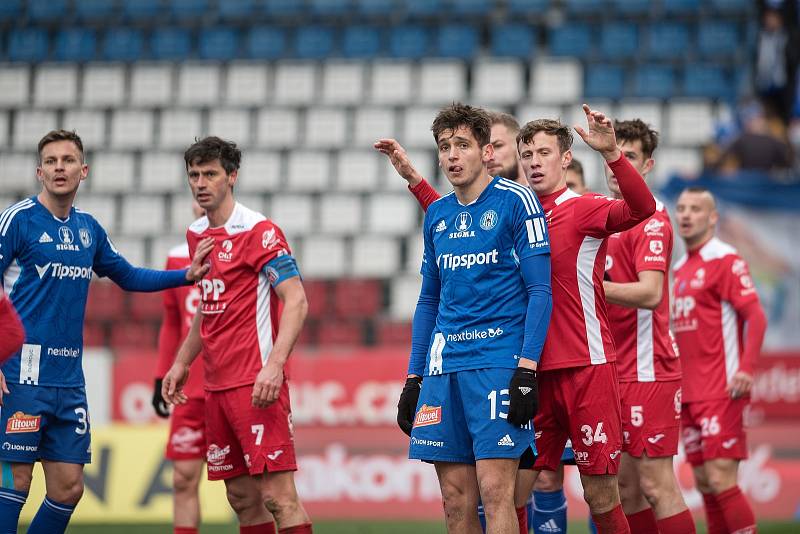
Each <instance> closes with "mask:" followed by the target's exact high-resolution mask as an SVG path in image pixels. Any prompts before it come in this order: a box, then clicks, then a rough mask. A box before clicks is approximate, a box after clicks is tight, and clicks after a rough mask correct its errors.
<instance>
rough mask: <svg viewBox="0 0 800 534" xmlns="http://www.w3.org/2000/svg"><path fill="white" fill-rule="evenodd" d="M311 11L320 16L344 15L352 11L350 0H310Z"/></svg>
mask: <svg viewBox="0 0 800 534" xmlns="http://www.w3.org/2000/svg"><path fill="white" fill-rule="evenodd" d="M310 2H311V13H312V14H313V15H316V16H318V17H342V16H345V15H348V14H349V13H350V12H351V9H352V6H351V3H352V2H351V1H350V0H310Z"/></svg>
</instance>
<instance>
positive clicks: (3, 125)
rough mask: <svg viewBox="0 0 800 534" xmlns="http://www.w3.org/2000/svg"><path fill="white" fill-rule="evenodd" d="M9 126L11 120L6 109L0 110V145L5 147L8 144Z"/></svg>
mask: <svg viewBox="0 0 800 534" xmlns="http://www.w3.org/2000/svg"><path fill="white" fill-rule="evenodd" d="M10 127H11V120H10V118H9V115H8V112H7V111H2V110H0V147H6V146H8V145H9V141H11V139H9V136H8V132H9V129H10Z"/></svg>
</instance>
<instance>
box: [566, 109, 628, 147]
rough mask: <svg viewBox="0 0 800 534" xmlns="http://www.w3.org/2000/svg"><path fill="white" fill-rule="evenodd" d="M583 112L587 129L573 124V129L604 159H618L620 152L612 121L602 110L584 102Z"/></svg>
mask: <svg viewBox="0 0 800 534" xmlns="http://www.w3.org/2000/svg"><path fill="white" fill-rule="evenodd" d="M583 112H584V113H585V114H586V122H587V124H588V128H589V130H588V131H587V130H584V129H583V128H581V127H580V126H575V131H576V132H577V133H578V135H580V136H581V139H583V142H584V143H586V144H587V145H589V146H590V147H591V148H593V149H594V150H596V151H598V152H600V153H601V154H602V155H603V157H604V158H605V159H606V161H616V160H618V159H619V157H620V154H621V153H620V151H619V147H617V136H616V135H615V134H614V123H613V122H612V121H611V119H610V118H608V117H606V116H605V115H604V114H603V113H602V112H600V111H594V110H592V109H591V108H590V107H589V106H587V105H586V104H584V105H583Z"/></svg>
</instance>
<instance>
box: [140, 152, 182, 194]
mask: <svg viewBox="0 0 800 534" xmlns="http://www.w3.org/2000/svg"><path fill="white" fill-rule="evenodd" d="M139 186H140V189H141V190H142V191H144V192H147V193H151V192H152V193H169V192H177V193H185V194H188V193H189V184H188V182H187V181H186V167H185V166H184V163H183V154H182V153H180V152H143V153H142V156H141V168H140V172H139Z"/></svg>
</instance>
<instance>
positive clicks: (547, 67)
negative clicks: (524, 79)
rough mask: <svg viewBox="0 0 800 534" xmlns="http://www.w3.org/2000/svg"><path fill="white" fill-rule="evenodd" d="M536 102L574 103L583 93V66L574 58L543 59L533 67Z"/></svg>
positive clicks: (532, 75)
mask: <svg viewBox="0 0 800 534" xmlns="http://www.w3.org/2000/svg"><path fill="white" fill-rule="evenodd" d="M530 88H531V98H532V99H533V101H534V102H537V103H539V102H541V103H556V104H574V103H575V102H580V100H581V98H582V95H583V67H582V66H581V63H580V61H578V60H574V59H543V60H540V61H537V62H535V63H534V64H533V68H531V80H530Z"/></svg>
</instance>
